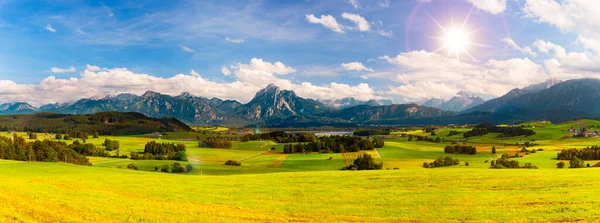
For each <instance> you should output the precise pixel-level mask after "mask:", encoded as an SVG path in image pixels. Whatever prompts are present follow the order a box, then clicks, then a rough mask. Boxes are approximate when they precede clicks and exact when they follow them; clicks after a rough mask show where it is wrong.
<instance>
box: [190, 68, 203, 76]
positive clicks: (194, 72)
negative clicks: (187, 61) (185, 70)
mask: <svg viewBox="0 0 600 223" xmlns="http://www.w3.org/2000/svg"><path fill="white" fill-rule="evenodd" d="M190 74H191V75H192V76H194V77H202V76H201V75H200V73H198V72H196V71H195V70H194V69H192V71H190Z"/></svg>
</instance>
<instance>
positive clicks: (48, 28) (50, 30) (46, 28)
mask: <svg viewBox="0 0 600 223" xmlns="http://www.w3.org/2000/svg"><path fill="white" fill-rule="evenodd" d="M44 29H45V30H48V31H49V32H53V33H55V32H56V29H54V28H52V26H51V25H50V24H48V25H46V27H44Z"/></svg>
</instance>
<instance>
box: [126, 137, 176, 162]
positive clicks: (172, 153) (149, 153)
mask: <svg viewBox="0 0 600 223" xmlns="http://www.w3.org/2000/svg"><path fill="white" fill-rule="evenodd" d="M130 158H131V159H134V160H136V159H144V160H152V159H155V160H179V161H186V160H187V154H186V148H185V145H184V144H175V143H157V142H156V141H151V142H148V143H146V146H144V153H143V154H138V153H136V152H131V154H130Z"/></svg>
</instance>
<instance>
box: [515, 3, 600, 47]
mask: <svg viewBox="0 0 600 223" xmlns="http://www.w3.org/2000/svg"><path fill="white" fill-rule="evenodd" d="M597 9H598V2H597V1H585V0H564V1H561V2H558V1H555V0H526V2H525V5H524V7H523V11H524V12H525V14H526V16H527V17H530V18H533V19H534V20H535V21H537V22H540V23H548V24H550V25H553V26H556V27H557V28H559V29H560V30H561V31H562V32H575V33H576V34H577V35H578V41H579V42H580V43H582V44H583V45H584V47H586V48H587V49H590V50H593V51H595V52H596V54H600V26H598V24H600V14H599V13H598V12H597V11H598V10H597Z"/></svg>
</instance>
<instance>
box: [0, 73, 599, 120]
mask: <svg viewBox="0 0 600 223" xmlns="http://www.w3.org/2000/svg"><path fill="white" fill-rule="evenodd" d="M599 99H600V80H598V79H573V80H568V81H564V82H561V81H558V80H555V79H551V80H548V81H546V82H543V83H540V84H535V85H530V86H528V87H525V88H522V89H518V88H516V89H513V90H511V91H510V92H508V93H507V94H506V95H503V96H502V97H499V98H496V99H492V100H490V101H487V102H484V101H483V99H481V98H479V97H477V96H473V95H470V94H467V93H464V92H459V93H458V94H457V95H456V96H455V97H453V98H452V99H450V100H448V101H443V102H440V101H439V100H428V101H425V102H423V103H421V104H420V105H419V104H414V103H411V104H391V103H390V102H389V101H381V100H369V101H360V100H355V99H354V98H344V99H339V100H326V101H318V100H313V99H307V98H302V97H299V96H297V95H296V94H295V93H294V92H293V91H289V90H283V89H280V88H279V87H277V86H275V85H272V84H270V85H268V86H267V87H266V88H264V89H262V90H260V91H259V92H257V93H256V95H255V96H254V98H253V99H252V100H251V101H250V102H248V103H246V104H242V103H239V102H237V101H234V100H221V99H218V98H210V99H209V98H205V97H197V96H193V95H191V94H189V93H182V94H180V95H178V96H169V95H164V94H160V93H157V92H152V91H148V92H146V93H144V94H143V95H141V96H138V95H133V94H119V95H116V96H105V97H94V98H85V99H81V100H79V101H77V102H75V103H73V104H48V105H43V106H40V107H39V108H35V107H33V106H31V105H29V104H27V103H24V102H19V103H8V104H2V105H0V114H30V113H36V112H53V113H64V114H90V113H97V112H104V111H118V112H138V113H143V114H145V115H148V116H150V117H175V118H177V119H179V120H181V121H183V122H186V123H189V124H195V125H235V126H248V125H254V126H277V127H290V126H323V125H329V126H346V125H358V124H373V125H391V124H393V125H405V124H406V125H408V124H443V123H445V124H463V123H476V122H480V121H493V122H511V121H518V120H533V119H546V120H550V121H553V120H561V119H564V120H567V119H572V118H577V117H582V116H586V117H595V116H596V115H598V114H600V104H595V103H594V102H596V101H599ZM441 108H445V109H441ZM463 109H464V110H463ZM461 110H462V111H461ZM459 111H460V112H459Z"/></svg>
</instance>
